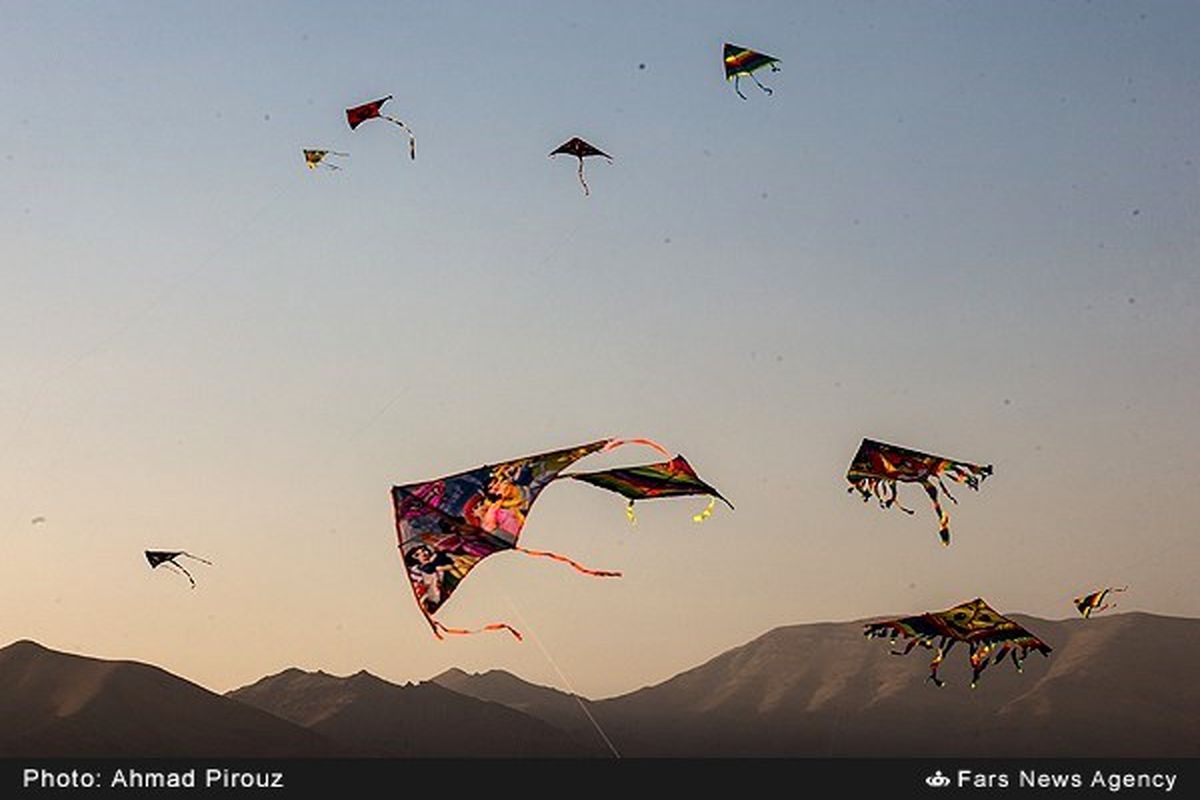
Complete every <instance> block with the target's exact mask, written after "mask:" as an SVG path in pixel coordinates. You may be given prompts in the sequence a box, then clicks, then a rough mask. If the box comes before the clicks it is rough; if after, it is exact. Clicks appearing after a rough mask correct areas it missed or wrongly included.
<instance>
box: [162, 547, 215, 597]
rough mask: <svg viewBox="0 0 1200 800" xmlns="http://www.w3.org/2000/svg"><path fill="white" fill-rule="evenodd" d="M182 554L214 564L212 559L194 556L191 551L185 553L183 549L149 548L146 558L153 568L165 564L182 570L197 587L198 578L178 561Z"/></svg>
mask: <svg viewBox="0 0 1200 800" xmlns="http://www.w3.org/2000/svg"><path fill="white" fill-rule="evenodd" d="M180 556H184V557H186V558H190V559H192V560H194V561H199V562H200V563H201V564H208V565H209V566H212V562H211V561H206V560H205V559H203V558H201V557H200V556H194V555H192V554H191V553H185V552H184V551H182V550H147V551H146V560H147V561H149V562H150V566H151V568H157V567H161V566H163V565H164V564H165V565H166V566H168V567H174V568H175V569H176V570H178V571H179V572H182V573H183V574H184V575H186V576H187V579H188V580H189V581H190V582H191V584H192V588H193V589H195V588H196V579H195V578H193V577H192V573H190V572H188V571H187V570H186V569H185V568H184V566H183V565H182V564H180V563H179V562H178V561H176V559H177V558H179V557H180Z"/></svg>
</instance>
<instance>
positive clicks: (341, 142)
mask: <svg viewBox="0 0 1200 800" xmlns="http://www.w3.org/2000/svg"><path fill="white" fill-rule="evenodd" d="M0 8H2V10H3V16H4V24H3V26H2V27H0V72H2V73H3V75H4V76H5V79H4V80H3V81H0V101H2V102H0V107H2V108H3V109H4V113H3V115H0V186H3V191H2V192H0V240H2V241H3V246H2V252H3V259H2V261H3V268H2V270H0V275H2V277H3V284H2V290H0V542H2V547H3V552H4V557H3V558H2V559H0V644H7V643H8V642H10V641H13V640H17V639H23V638H30V639H35V640H37V641H39V642H41V643H43V644H45V645H47V646H49V647H54V648H57V649H63V650H69V651H75V652H82V653H86V654H90V655H96V656H102V657H108V658H128V659H136V660H141V661H148V662H152V663H155V664H158V665H160V666H162V667H164V668H166V669H169V670H171V671H172V672H175V673H177V674H179V675H182V676H184V677H187V678H189V679H192V680H194V681H197V682H199V683H201V684H203V685H205V686H207V687H209V688H212V689H214V690H217V691H224V690H226V689H230V688H234V687H236V686H240V685H243V684H245V683H249V682H251V681H254V680H256V679H257V678H259V677H261V676H262V675H264V674H267V673H271V672H276V671H279V670H281V669H283V668H286V667H289V666H299V667H302V668H306V669H323V670H325V671H327V672H333V673H337V674H345V673H350V672H355V671H357V670H359V669H364V668H365V669H367V670H369V671H371V672H374V673H376V674H378V675H380V676H382V677H385V678H388V679H391V680H396V681H407V680H418V679H424V678H426V677H429V676H431V675H433V674H436V673H438V672H440V671H442V670H443V669H445V668H447V667H450V666H460V667H463V668H465V669H468V670H485V669H491V668H499V669H506V670H510V671H512V672H514V673H516V674H518V675H521V676H522V677H525V678H527V679H529V680H532V681H536V682H540V683H547V684H552V685H557V686H568V685H569V686H570V687H572V688H574V689H576V690H578V691H580V692H582V693H584V694H586V695H589V696H594V697H598V696H603V695H608V694H614V693H618V692H623V691H628V690H631V689H634V688H637V687H638V686H641V685H643V684H646V683H651V682H654V681H658V680H661V679H663V678H666V677H669V676H670V675H673V674H675V673H676V672H679V671H680V670H683V669H685V668H688V667H690V666H693V665H695V664H697V663H699V662H701V661H703V660H705V659H706V658H708V657H710V656H712V655H715V654H716V653H718V652H720V651H722V650H725V649H727V648H729V647H732V646H735V645H738V644H741V643H743V642H745V641H747V640H748V639H751V638H753V637H755V636H757V635H759V634H761V633H763V632H765V631H766V630H768V629H770V628H772V627H775V626H779V625H785V624H791V623H801V622H815V621H825V620H853V619H860V618H866V617H878V616H881V615H889V614H908V613H917V612H920V611H924V610H928V609H938V608H945V607H947V606H950V605H953V604H956V603H958V602H962V601H964V600H969V599H971V598H973V597H976V596H983V597H984V598H986V599H987V600H988V601H989V602H990V603H991V604H992V605H993V606H995V607H996V608H997V609H999V610H1001V611H1002V612H1023V613H1029V614H1035V615H1039V616H1044V617H1050V618H1061V617H1068V616H1071V615H1073V614H1074V613H1075V612H1074V610H1073V608H1072V607H1071V604H1070V601H1071V598H1072V597H1073V596H1075V595H1076V594H1080V593H1082V592H1086V591H1089V590H1092V589H1096V588H1100V587H1103V586H1108V585H1124V584H1129V585H1130V590H1129V592H1128V593H1126V594H1124V595H1122V596H1121V597H1120V603H1121V607H1120V608H1119V609H1117V610H1118V611H1119V610H1144V611H1150V612H1154V613H1160V614H1169V615H1186V616H1200V592H1197V588H1196V586H1197V579H1196V570H1197V565H1198V558H1200V539H1198V537H1197V532H1198V531H1197V528H1198V521H1200V458H1198V455H1200V423H1198V422H1197V406H1198V405H1200V346H1198V345H1200V259H1198V255H1200V222H1198V220H1200V48H1197V47H1196V42H1197V41H1200V5H1197V4H1196V3H1193V2H1056V3H1050V2H1026V1H1019V2H1006V3H967V2H950V3H944V2H937V3H935V2H906V3H893V2H843V1H840V0H839V2H822V3H800V2H791V1H789V2H778V3H767V2H762V3H743V2H687V3H685V2H668V3H661V2H660V3H654V2H644V1H642V0H639V1H638V2H616V3H603V4H601V3H592V2H511V3H510V2H505V3H484V2H470V3H448V2H428V3H398V2H378V3H346V2H339V3H303V2H255V3H240V2H204V3H189V2H121V3H83V2H24V1H17V2H13V0H5V2H3V3H2V5H0ZM725 41H730V42H734V43H737V44H740V45H745V46H748V47H752V48H754V49H757V50H761V51H763V52H766V53H769V54H771V55H774V56H776V57H778V58H779V59H780V60H781V64H780V66H781V71H780V72H778V73H765V74H763V75H762V79H763V81H764V82H765V83H767V84H768V85H770V86H771V87H772V88H773V89H774V95H773V96H767V95H765V94H763V93H762V92H760V91H759V90H758V89H757V88H756V87H755V86H754V85H753V84H752V83H751V82H749V81H743V85H742V89H743V91H744V92H745V94H746V96H747V98H748V99H747V100H745V101H742V100H741V99H739V98H738V97H737V96H736V95H735V94H734V91H733V87H732V85H730V84H727V83H726V81H725V80H724V76H723V71H722V64H721V47H722V43H723V42H725ZM387 94H393V95H395V99H394V100H393V101H392V102H391V103H390V104H389V105H388V106H387V107H386V109H385V110H387V111H389V112H390V113H392V114H394V115H396V116H398V117H399V118H400V119H403V120H404V121H405V122H406V123H408V124H409V125H410V126H411V127H412V129H413V130H414V131H415V133H416V137H417V158H416V160H415V161H410V160H409V158H408V152H407V141H406V138H405V136H404V133H403V131H400V130H399V129H397V128H395V127H392V126H389V125H387V124H384V123H373V124H365V125H363V126H362V127H360V128H359V129H358V130H356V131H353V132H352V131H350V130H349V128H348V127H347V126H346V123H345V116H344V109H345V108H346V107H347V106H351V105H355V104H358V103H362V102H366V101H369V100H373V99H375V98H378V97H382V96H384V95H387ZM572 136H581V137H583V138H584V139H586V140H588V141H589V142H591V143H593V144H594V145H596V146H597V147H599V148H601V149H602V150H604V151H606V152H608V153H610V154H612V156H613V157H614V163H612V164H608V163H606V162H603V161H600V160H594V159H593V160H589V162H588V165H587V175H588V181H589V184H590V186H591V196H590V197H584V196H583V194H582V193H581V191H580V187H579V184H578V182H577V180H576V175H575V166H576V165H575V162H574V160H573V159H570V158H562V157H560V158H558V159H554V160H550V159H548V158H547V157H546V155H547V153H549V152H550V151H551V150H552V149H554V148H555V147H556V146H557V145H559V144H560V143H561V142H563V141H565V140H566V139H569V138H570V137H572ZM306 147H307V148H326V149H333V150H339V151H345V152H348V153H350V156H349V157H348V158H346V159H343V160H342V161H341V162H340V163H341V165H342V166H343V169H342V170H341V171H340V172H325V171H317V172H309V171H308V170H306V169H305V168H304V164H303V159H302V157H301V149H302V148H306ZM606 436H648V437H652V438H654V439H657V440H658V441H661V442H663V443H664V444H665V445H666V446H667V447H669V448H671V449H672V450H673V451H678V452H682V453H684V454H685V455H686V456H687V457H688V459H689V460H690V461H691V463H692V464H693V465H694V466H695V467H696V469H697V470H698V471H699V472H700V474H701V475H702V476H703V477H704V478H705V479H707V480H708V481H710V482H712V483H713V484H714V485H716V486H717V487H719V488H720V489H721V491H722V492H723V493H724V494H725V495H726V496H727V497H729V498H730V500H732V501H733V503H734V504H735V505H736V506H737V510H736V512H729V511H728V509H723V508H718V509H717V510H716V513H715V514H714V516H713V517H712V518H711V519H710V520H708V521H707V522H706V523H705V524H704V525H701V526H697V525H694V524H693V523H692V521H691V515H692V514H693V513H695V512H696V511H697V510H698V509H699V508H700V507H702V506H703V501H696V500H673V501H661V502H657V503H644V504H641V505H640V506H639V524H638V525H637V527H635V528H631V527H629V525H628V524H627V523H626V520H625V515H624V513H623V510H622V504H623V501H622V500H621V499H620V498H619V497H617V496H615V495H612V494H609V493H607V492H603V491H601V490H598V489H596V488H594V487H590V486H585V485H582V484H576V483H574V482H564V483H562V484H558V485H554V486H552V487H550V488H549V489H548V490H547V491H546V492H545V493H544V494H543V495H542V497H541V499H540V500H539V501H538V503H537V505H536V507H535V508H534V511H533V513H532V515H531V517H530V519H529V522H528V524H527V526H526V528H525V531H524V534H523V537H522V544H524V545H526V546H528V547H531V548H538V549H547V550H555V551H557V552H560V553H564V554H566V555H569V556H571V557H573V558H575V559H577V560H579V561H581V562H583V563H586V564H588V565H590V566H593V567H597V568H604V569H618V570H622V571H624V577H623V578H622V579H620V580H598V579H591V578H586V577H583V576H581V575H578V574H577V573H575V572H573V571H571V570H569V569H567V568H565V567H562V566H561V565H558V564H554V563H552V562H549V561H544V560H539V559H530V558H525V557H523V556H520V555H517V554H507V553H506V554H500V555H497V556H494V557H492V558H489V559H488V560H486V561H485V562H483V563H482V564H481V565H480V566H479V567H478V568H477V569H476V570H475V571H474V572H472V573H471V575H470V577H469V578H468V579H467V580H466V581H465V582H464V583H463V584H462V586H461V587H460V588H459V589H458V591H457V592H456V593H455V595H454V598H453V600H451V601H450V602H449V603H448V604H447V605H446V606H445V607H444V609H443V610H442V611H441V612H440V613H439V615H438V616H439V619H441V620H442V621H444V622H445V623H446V624H448V625H462V626H474V625H478V624H482V623H486V622H493V621H497V620H505V621H509V622H511V623H513V624H514V625H515V626H516V627H518V628H520V629H522V630H523V631H524V632H525V633H526V634H527V641H526V642H524V643H517V642H515V641H513V640H512V639H510V638H509V637H507V636H505V635H503V634H491V635H484V636H476V637H465V638H462V639H455V640H448V641H445V642H439V641H437V640H436V639H434V638H433V636H432V635H431V634H430V631H429V628H428V626H427V625H426V623H425V621H424V619H423V618H422V617H421V615H420V613H419V612H418V610H417V608H416V606H415V604H414V602H413V598H412V593H411V590H410V588H409V585H408V583H407V580H406V577H405V574H404V570H403V568H402V565H401V563H400V559H399V557H398V555H397V550H396V537H395V528H394V523H393V519H392V510H391V503H390V497H389V490H390V487H391V486H392V485H393V484H397V483H408V482H413V481H418V480H422V479H429V478H434V477H437V476H440V475H443V474H446V473H450V472H456V471H459V470H463V469H467V468H470V467H474V466H477V465H479V464H482V463H485V462H495V461H498V460H503V459H507V458H513V457H517V456H521V455H527V454H531V453H536V452H539V451H543V450H549V449H555V448H559V447H566V446H570V445H574V444H579V443H582V442H587V441H591V440H594V439H598V438H603V437H606ZM864 436H867V437H872V438H877V439H882V440H884V441H889V442H894V443H897V444H901V445H906V446H910V447H916V448H919V449H924V450H929V451H932V452H935V453H939V454H943V455H947V456H951V457H955V458H961V459H965V460H969V461H975V462H980V463H991V464H994V465H995V474H994V475H993V476H992V477H991V478H989V479H988V480H987V481H986V482H985V483H984V484H983V487H982V490H981V491H980V492H979V493H975V492H971V491H969V490H966V489H960V490H959V491H957V492H956V496H958V498H959V500H960V504H959V505H957V506H954V505H949V506H948V508H949V511H950V513H951V515H952V531H953V543H952V545H951V546H950V547H949V548H943V547H942V546H941V545H940V544H939V543H938V539H937V534H936V520H935V518H934V515H933V512H932V510H931V509H930V508H929V505H928V502H927V501H926V499H925V497H924V495H923V493H922V492H921V491H920V490H919V489H918V488H915V487H913V486H907V487H902V488H901V497H902V499H903V500H904V501H905V502H906V503H907V504H908V505H910V506H912V507H913V508H915V509H916V512H917V513H916V514H915V515H914V516H911V517H908V516H905V515H904V514H901V513H899V512H897V511H895V510H891V511H883V510H881V509H879V508H878V506H877V505H875V504H868V505H864V504H863V503H862V502H861V501H860V500H858V499H856V498H855V497H853V496H851V495H848V494H847V493H846V481H845V477H844V476H845V471H846V467H847V465H848V464H849V461H850V458H851V456H852V455H853V454H854V451H855V449H856V448H857V446H858V443H859V441H860V439H861V438H862V437H864ZM654 458H656V456H655V454H654V453H652V452H651V451H649V450H638V449H636V448H626V449H623V450H620V451H617V452H616V453H615V454H612V455H608V456H603V457H596V458H592V459H589V460H587V461H584V462H581V463H580V464H579V466H580V467H581V468H593V467H599V466H603V465H606V464H631V463H639V462H643V461H649V460H653V459H654ZM39 516H41V517H45V521H44V522H39V523H37V524H34V523H33V522H32V520H33V519H34V518H35V517H39ZM146 548H162V549H184V550H188V551H191V552H193V553H196V554H197V555H202V556H204V557H206V558H208V559H210V560H212V561H213V562H214V564H213V566H211V567H209V566H204V565H197V566H196V567H195V569H194V570H193V572H194V574H195V575H196V578H197V581H198V584H199V585H198V588H197V589H196V590H195V591H191V590H189V588H188V585H187V581H186V580H185V579H184V578H182V577H181V576H178V575H173V574H169V573H166V572H165V571H163V570H157V571H151V570H150V569H149V567H148V566H147V564H146V562H145V560H144V559H143V557H142V551H143V550H144V549H146ZM1052 644H1053V643H1052ZM864 657H879V653H878V652H877V651H875V650H873V649H872V648H870V646H869V644H864ZM560 671H561V672H560Z"/></svg>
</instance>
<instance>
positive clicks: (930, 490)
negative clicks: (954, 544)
mask: <svg viewBox="0 0 1200 800" xmlns="http://www.w3.org/2000/svg"><path fill="white" fill-rule="evenodd" d="M921 485H922V486H924V487H925V494H927V495H929V499H930V500H931V501H932V502H933V510H934V511H936V512H937V515H938V536H940V537H941V538H942V544H944V545H946V546H947V547H949V546H950V515H949V514H947V513H946V511H945V509H943V508H942V504H941V502H939V501H938V490H937V487H936V486H934V485H933V484H932V483H927V482H923V483H922V484H921Z"/></svg>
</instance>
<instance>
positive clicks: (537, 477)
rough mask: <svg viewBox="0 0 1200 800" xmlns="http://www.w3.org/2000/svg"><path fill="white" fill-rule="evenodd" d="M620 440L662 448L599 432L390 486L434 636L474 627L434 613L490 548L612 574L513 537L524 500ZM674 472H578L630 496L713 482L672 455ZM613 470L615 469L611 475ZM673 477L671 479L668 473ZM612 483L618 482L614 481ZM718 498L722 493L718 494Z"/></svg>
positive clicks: (686, 490) (706, 489)
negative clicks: (582, 440)
mask: <svg viewBox="0 0 1200 800" xmlns="http://www.w3.org/2000/svg"><path fill="white" fill-rule="evenodd" d="M625 444H644V445H648V446H650V447H653V448H655V449H656V450H658V451H659V452H661V453H663V454H664V455H667V451H666V450H664V449H663V448H662V446H661V445H658V444H656V443H654V442H652V441H650V440H648V439H603V440H600V441H596V442H592V443H590V444H584V445H580V446H578V447H571V448H567V449H565V450H556V451H553V452H549V453H541V454H539V455H533V456H526V457H524V458H518V459H514V460H512V461H504V462H501V463H499V464H493V465H485V466H482V467H477V468H475V469H472V470H468V471H466V472H460V473H456V474H454V475H448V476H446V477H444V478H439V479H437V480H433V481H421V482H419V483H410V484H407V485H404V486H394V487H392V505H393V508H394V511H395V515H396V533H397V536H398V538H399V544H400V555H401V558H402V559H403V560H404V565H405V568H406V569H407V570H408V578H409V582H410V583H411V584H412V590H413V595H414V597H415V598H416V601H417V606H418V607H419V608H420V609H421V613H422V614H424V615H425V619H426V621H427V622H428V623H429V626H430V628H432V629H433V633H434V635H435V636H437V637H438V638H439V639H440V638H442V634H443V633H453V634H466V633H476V632H477V631H475V630H466V629H462V628H448V627H446V626H445V625H443V624H442V623H441V622H439V621H437V620H435V619H434V618H433V615H434V614H435V613H436V612H437V611H438V609H440V608H441V607H442V606H443V605H444V604H445V603H446V601H447V600H449V599H450V595H451V594H452V593H453V592H454V590H455V589H456V588H457V587H458V585H459V584H460V583H461V582H462V581H463V579H464V578H465V577H466V576H467V573H468V572H470V571H471V569H472V568H473V567H475V565H476V564H478V563H479V562H480V561H482V560H483V559H484V558H487V557H488V556H490V555H492V554H493V553H497V552H500V551H502V550H515V551H517V552H520V553H524V554H526V555H530V556H540V557H543V558H551V559H554V560H555V561H559V562H562V563H564V564H568V565H569V566H571V567H573V568H575V569H576V570H578V571H579V572H582V573H583V574H585V575H592V576H594V577H619V576H620V574H621V573H619V572H610V571H606V570H595V569H589V568H587V567H584V566H583V565H581V564H579V563H577V562H575V561H572V560H571V559H569V558H567V557H566V556H562V555H559V554H557V553H551V552H547V551H543V550H527V549H526V548H524V547H520V546H518V544H517V540H518V538H519V537H520V535H521V529H522V528H523V527H524V525H525V519H526V517H527V516H528V514H529V510H530V508H531V507H532V506H533V503H534V501H535V500H537V497H538V495H539V494H540V493H541V491H542V490H543V489H545V488H546V487H547V486H548V485H549V484H550V483H551V482H553V481H555V480H557V479H559V478H568V477H571V478H573V477H577V476H576V475H574V474H569V473H567V474H564V472H563V470H565V469H567V468H568V467H570V466H571V465H572V464H574V463H575V462H576V461H578V460H579V459H581V458H583V457H585V456H589V455H592V454H593V453H601V452H607V451H610V450H613V449H615V448H617V447H620V446H622V445H625ZM668 463H669V464H676V465H677V466H676V467H675V472H674V473H672V474H674V475H678V476H679V478H678V479H677V480H675V479H673V478H671V477H670V475H669V474H668V472H667V471H665V470H664V471H660V470H658V469H657V467H659V466H660V465H651V470H650V473H648V475H650V476H651V477H642V478H640V479H639V480H640V482H641V483H640V486H641V488H639V487H638V486H637V485H635V481H634V480H631V479H626V477H623V475H624V474H625V473H627V472H629V470H605V471H600V472H591V473H579V475H580V476H582V477H580V479H581V480H586V481H588V482H589V483H593V484H595V485H598V486H604V487H605V488H612V489H613V491H621V493H622V494H624V495H625V496H626V497H629V498H631V499H643V498H649V497H668V496H678V495H685V494H701V495H703V494H711V495H714V496H719V495H717V493H716V490H715V489H713V488H712V487H711V486H709V485H708V484H706V483H704V482H703V481H701V480H700V479H699V477H697V476H696V474H695V472H693V471H692V470H691V467H687V474H688V475H689V476H690V477H685V476H684V473H683V470H682V469H681V468H680V466H678V465H679V464H682V465H686V464H687V462H686V461H683V459H682V457H680V456H677V457H676V458H675V459H674V460H672V461H671V462H668ZM613 473H620V474H621V475H613ZM672 480H674V483H671V481H672ZM618 485H619V486H620V487H621V489H620V490H618V489H617V488H616V487H617V486H618ZM722 499H724V498H722ZM479 630H492V631H494V630H506V631H508V632H509V633H511V634H512V635H513V636H515V637H516V638H517V639H520V638H521V634H520V633H519V632H518V631H517V630H516V629H514V628H513V627H512V626H510V625H508V624H507V623H504V622H497V623H493V624H491V625H486V626H484V627H483V628H480V629H479Z"/></svg>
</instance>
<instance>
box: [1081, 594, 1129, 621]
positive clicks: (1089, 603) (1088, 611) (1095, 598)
mask: <svg viewBox="0 0 1200 800" xmlns="http://www.w3.org/2000/svg"><path fill="white" fill-rule="evenodd" d="M1128 588H1129V587H1128V586H1122V587H1121V588H1120V589H1114V588H1113V587H1111V586H1110V587H1107V588H1105V589H1101V590H1100V591H1098V592H1092V593H1091V594H1085V595H1084V596H1083V597H1076V598H1075V599H1074V600H1073V601H1072V602H1074V603H1075V608H1076V609H1077V610H1078V611H1079V613H1080V614H1082V615H1083V618H1084V619H1087V618H1088V617H1090V616H1091V615H1092V614H1099V613H1100V612H1101V611H1104V610H1105V609H1108V608H1112V607H1114V606H1115V605H1116V603H1105V602H1104V601H1105V600H1106V599H1107V598H1108V596H1109V595H1110V594H1116V593H1117V592H1124V591H1125V590H1127V589H1128Z"/></svg>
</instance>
